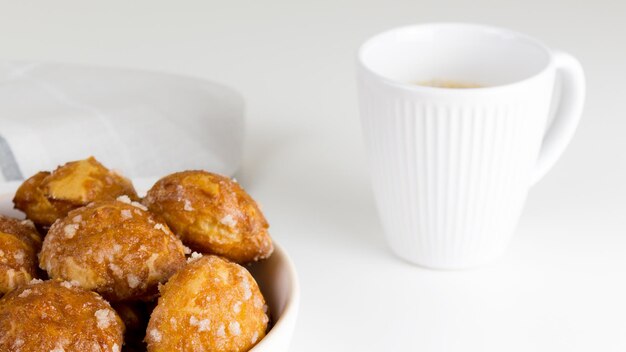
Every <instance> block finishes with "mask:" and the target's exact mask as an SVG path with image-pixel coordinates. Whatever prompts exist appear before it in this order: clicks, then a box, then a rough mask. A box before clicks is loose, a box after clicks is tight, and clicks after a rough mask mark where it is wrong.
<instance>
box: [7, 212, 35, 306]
mask: <svg viewBox="0 0 626 352" xmlns="http://www.w3.org/2000/svg"><path fill="white" fill-rule="evenodd" d="M40 248H41V238H40V237H39V233H37V230H36V229H35V226H34V225H33V223H32V222H31V221H30V220H18V219H14V218H10V217H7V216H3V215H0V296H2V295H3V294H5V293H7V292H9V291H11V290H12V289H14V288H16V287H17V286H20V285H25V284H27V283H28V282H30V280H32V279H33V278H35V277H36V274H37V253H38V252H39V249H40Z"/></svg>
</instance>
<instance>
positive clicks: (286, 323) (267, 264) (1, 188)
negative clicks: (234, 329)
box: [0, 183, 300, 352]
mask: <svg viewBox="0 0 626 352" xmlns="http://www.w3.org/2000/svg"><path fill="white" fill-rule="evenodd" d="M16 189H17V184H14V183H12V184H2V185H0V214H3V215H8V216H15V217H20V218H22V217H23V215H22V214H21V213H20V212H18V211H16V210H14V209H13V203H12V199H13V195H14V193H15V190H16ZM274 247H275V248H274V254H272V256H271V257H270V258H269V259H267V260H264V261H262V262H259V263H255V264H253V265H252V266H251V267H249V268H248V269H249V270H250V272H251V273H252V275H253V276H254V278H255V279H256V280H257V283H258V284H259V287H260V288H261V291H262V292H263V296H264V297H265V299H266V301H267V305H268V306H269V311H270V314H271V317H272V321H273V322H274V325H273V327H272V328H271V330H270V331H269V332H268V334H267V335H266V336H265V337H264V338H263V339H262V340H261V341H259V343H258V344H257V345H256V346H254V348H253V349H251V350H250V351H252V352H287V351H288V350H289V343H290V342H291V336H292V335H293V329H294V327H295V325H296V317H297V315H298V304H299V301H300V288H299V285H298V277H297V275H296V270H295V267H294V265H293V263H292V261H291V259H289V256H288V255H287V253H286V252H285V250H284V249H283V248H282V247H281V246H280V245H278V244H277V243H274Z"/></svg>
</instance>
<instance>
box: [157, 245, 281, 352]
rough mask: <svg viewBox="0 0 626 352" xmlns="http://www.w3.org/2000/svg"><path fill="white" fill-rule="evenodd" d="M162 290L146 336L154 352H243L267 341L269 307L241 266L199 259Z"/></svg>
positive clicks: (222, 261) (173, 277)
mask: <svg viewBox="0 0 626 352" xmlns="http://www.w3.org/2000/svg"><path fill="white" fill-rule="evenodd" d="M189 260H190V263H189V264H188V265H187V266H185V268H183V269H181V270H180V271H179V272H177V273H176V274H175V275H174V276H172V278H171V279H170V280H169V281H168V282H167V283H166V284H165V285H164V286H163V287H162V288H161V290H160V291H161V297H159V300H158V304H157V306H156V308H155V309H154V311H153V312H152V315H151V317H150V322H149V323H148V329H147V331H146V342H147V345H148V351H149V352H177V351H213V352H226V351H229V352H244V351H248V350H250V349H251V348H252V347H254V345H255V344H256V343H257V342H258V341H259V340H260V339H262V338H263V337H264V336H265V332H266V330H267V326H268V321H269V318H268V316H267V313H266V311H267V306H266V305H265V300H264V298H263V295H262V294H261V291H260V290H259V287H258V286H257V284H256V282H255V281H254V278H253V277H252V276H251V275H250V273H249V272H248V271H247V270H246V269H245V268H244V267H242V266H240V265H238V264H236V263H232V262H229V261H227V260H224V259H222V258H219V257H217V256H213V255H208V256H204V257H202V256H201V255H199V254H197V253H194V255H192V257H191V258H190V259H189Z"/></svg>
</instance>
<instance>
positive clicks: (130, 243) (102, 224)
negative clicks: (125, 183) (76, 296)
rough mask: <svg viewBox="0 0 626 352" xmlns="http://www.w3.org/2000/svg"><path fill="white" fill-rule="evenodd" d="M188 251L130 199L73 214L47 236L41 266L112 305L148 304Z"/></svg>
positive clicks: (54, 225)
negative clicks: (93, 292)
mask: <svg viewBox="0 0 626 352" xmlns="http://www.w3.org/2000/svg"><path fill="white" fill-rule="evenodd" d="M184 251H185V249H184V247H183V245H182V243H181V242H180V240H179V239H178V238H177V237H176V236H175V235H174V234H173V233H172V232H171V231H170V230H169V228H168V227H167V225H165V224H164V223H163V222H162V221H160V219H158V218H157V217H156V216H154V215H153V214H151V213H149V212H147V211H146V208H145V207H144V206H143V205H141V204H139V203H137V202H134V201H132V200H131V199H130V198H128V197H126V196H122V197H119V200H115V201H102V202H95V203H91V204H90V205H88V206H86V207H82V208H78V209H76V210H72V211H71V212H69V214H68V216H67V217H65V218H63V219H61V220H59V221H57V222H55V223H54V224H53V225H52V227H51V228H50V230H49V231H48V234H47V235H46V237H45V239H44V242H43V246H42V250H41V253H40V255H39V266H40V267H41V268H42V269H44V270H46V271H47V272H48V275H50V277H51V278H58V279H63V280H75V281H77V282H78V283H79V284H80V286H81V287H83V288H85V289H88V290H94V291H96V292H98V293H100V294H101V295H102V296H103V297H104V298H106V299H107V300H109V301H112V302H117V301H128V300H146V299H150V298H151V297H153V296H154V295H155V294H156V293H157V286H158V284H159V283H163V282H165V281H167V279H168V278H169V277H170V276H172V275H173V274H174V273H175V272H176V271H177V270H178V269H180V268H182V267H183V266H184V264H185V254H184Z"/></svg>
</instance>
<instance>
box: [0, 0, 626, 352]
mask: <svg viewBox="0 0 626 352" xmlns="http://www.w3.org/2000/svg"><path fill="white" fill-rule="evenodd" d="M625 16H626V2H623V1H619V0H615V1H610V0H595V1H591V0H589V1H574V0H572V1H546V0H541V1H537V0H527V1H515V0H506V1H498V0H475V1H463V0H458V1H443V0H422V1H417V0H413V1H395V2H394V1H389V0H387V1H385V0H376V1H374V0H367V1H358V0H351V1H339V0H316V1H307V2H304V1H286V0H285V1H259V0H257V1H232V0H231V1H196V2H191V1H169V2H164V1H143V0H141V1H139V0H133V1H106V2H105V1H101V2H99V3H97V4H94V2H88V1H65V0H55V1H0V57H2V58H5V59H28V60H53V61H66V62H75V63H93V64H103V65H108V66H123V67H133V68H145V69H151V70H162V71H168V72H173V73H182V74H188V75H194V76H200V77H204V78H208V79H212V80H216V81H219V82H222V83H225V84H227V85H230V86H232V87H234V88H236V89H238V90H239V91H241V92H242V93H243V94H244V96H245V98H246V102H247V108H248V113H247V118H248V132H247V140H246V154H245V158H244V165H243V167H242V169H241V172H240V173H239V175H238V178H239V179H240V181H241V182H242V183H243V184H244V185H245V186H246V187H247V188H248V190H249V191H250V192H251V193H252V194H253V195H254V196H255V197H256V198H257V199H258V200H259V201H260V203H261V204H262V206H263V208H264V210H265V212H266V215H267V217H268V218H269V220H270V223H271V225H272V234H273V236H274V238H275V239H276V240H277V241H278V242H280V243H282V244H283V245H284V246H285V247H286V248H287V250H288V251H289V253H290V254H291V256H292V258H293V259H294V261H295V263H296V265H297V267H298V270H299V274H300V279H301V285H302V302H301V307H300V308H301V309H300V317H299V321H298V325H297V327H296V332H295V335H294V340H293V343H292V350H293V351H302V352H304V351H356V350H359V351H401V350H414V351H624V350H626V186H625V184H626V162H625V161H624V159H625V156H624V152H625V150H626V138H624V134H625V132H626V121H625V119H626V89H625V87H626V66H625V65H626V19H625ZM428 21H467V22H482V23H488V24H493V25H499V26H505V27H509V28H513V29H516V30H519V31H522V32H526V33H528V34H530V35H532V36H535V37H537V38H540V39H542V40H544V41H545V42H546V43H547V44H548V45H550V46H552V47H555V48H559V49H563V50H565V51H568V52H570V53H572V54H574V55H575V56H577V57H578V58H579V59H580V61H581V62H582V63H583V66H584V68H585V70H586V73H587V78H588V99H587V104H586V108H585V112H584V116H583V119H582V122H581V125H580V127H579V130H578V133H577V135H576V137H575V139H574V141H573V142H572V144H571V146H570V147H569V149H568V150H567V152H566V153H565V155H564V156H563V157H562V159H561V161H560V162H559V163H558V164H557V165H556V167H555V168H554V169H553V170H552V172H551V173H550V174H549V175H548V176H547V177H546V178H545V179H544V180H543V181H542V182H540V183H539V184H538V185H537V186H535V187H534V188H533V190H532V191H531V194H530V197H529V200H528V203H527V206H526V210H525V212H524V215H523V217H522V219H521V223H520V225H519V228H518V231H517V234H516V237H515V239H514V241H513V243H512V245H511V248H510V250H509V252H508V253H507V255H506V256H505V257H504V258H502V259H501V260H500V261H499V262H497V263H494V264H492V265H490V266H487V267H484V268H481V269H478V270H472V271H450V272H440V271H430V270H425V269H421V268H418V267H414V266H411V265H409V264H406V263H405V262H402V261H400V260H398V259H396V258H395V257H393V255H392V254H391V253H390V252H389V250H388V249H387V247H386V246H385V243H384V240H383V237H382V234H381V228H380V225H379V222H378V219H377V217H376V213H375V209H374V202H373V198H372V195H371V192H370V188H369V179H368V175H367V168H366V165H365V154H364V147H363V143H362V140H361V134H360V127H359V120H358V113H357V108H356V94H355V82H354V53H355V50H356V48H357V47H358V45H359V43H360V42H362V41H363V40H364V39H366V38H367V37H368V36H370V35H372V34H374V33H376V32H379V31H381V30H384V29H387V28H390V27H395V26H399V25H405V24H411V23H418V22H428ZM0 128H1V126H0Z"/></svg>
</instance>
